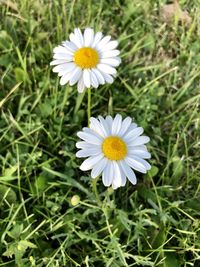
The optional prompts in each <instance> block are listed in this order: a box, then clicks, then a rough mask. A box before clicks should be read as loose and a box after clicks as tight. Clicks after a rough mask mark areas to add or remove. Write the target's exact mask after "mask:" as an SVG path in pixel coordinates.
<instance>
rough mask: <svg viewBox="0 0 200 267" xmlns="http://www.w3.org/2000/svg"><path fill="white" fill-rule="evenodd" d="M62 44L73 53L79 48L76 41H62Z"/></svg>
mask: <svg viewBox="0 0 200 267" xmlns="http://www.w3.org/2000/svg"><path fill="white" fill-rule="evenodd" d="M62 45H63V46H64V47H66V48H67V50H68V51H70V52H72V53H74V52H75V51H76V50H77V48H78V47H77V46H76V45H75V44H74V43H72V42H69V41H64V42H62Z"/></svg>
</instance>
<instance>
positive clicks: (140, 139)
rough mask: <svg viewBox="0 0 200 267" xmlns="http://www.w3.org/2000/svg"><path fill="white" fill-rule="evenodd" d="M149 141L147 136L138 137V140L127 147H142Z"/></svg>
mask: <svg viewBox="0 0 200 267" xmlns="http://www.w3.org/2000/svg"><path fill="white" fill-rule="evenodd" d="M149 141H150V138H149V137H148V136H143V135H142V136H139V137H138V138H136V139H135V140H134V141H133V142H131V143H130V144H129V145H130V146H139V145H143V144H146V143H148V142H149Z"/></svg>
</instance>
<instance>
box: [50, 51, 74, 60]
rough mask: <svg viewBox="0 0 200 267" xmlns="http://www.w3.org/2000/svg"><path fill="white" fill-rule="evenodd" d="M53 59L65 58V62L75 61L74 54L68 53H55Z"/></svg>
mask: <svg viewBox="0 0 200 267" xmlns="http://www.w3.org/2000/svg"><path fill="white" fill-rule="evenodd" d="M53 59H64V60H65V62H70V61H73V56H72V55H69V54H66V53H55V54H54V55H53Z"/></svg>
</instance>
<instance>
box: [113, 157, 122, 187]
mask: <svg viewBox="0 0 200 267" xmlns="http://www.w3.org/2000/svg"><path fill="white" fill-rule="evenodd" d="M113 169H114V179H113V181H112V187H113V189H117V188H118V187H120V186H121V185H122V176H121V171H120V168H119V165H118V163H116V161H113Z"/></svg>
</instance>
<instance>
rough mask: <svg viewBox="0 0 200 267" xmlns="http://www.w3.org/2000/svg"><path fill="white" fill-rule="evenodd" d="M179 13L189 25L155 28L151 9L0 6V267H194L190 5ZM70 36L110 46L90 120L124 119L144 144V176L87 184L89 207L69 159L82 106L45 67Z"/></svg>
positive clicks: (197, 58) (199, 39)
mask: <svg viewBox="0 0 200 267" xmlns="http://www.w3.org/2000/svg"><path fill="white" fill-rule="evenodd" d="M180 2H181V6H182V8H185V9H187V10H188V11H189V13H190V14H191V16H192V23H191V24H190V25H185V26H184V25H179V23H177V21H175V22H173V23H171V24H170V25H169V24H168V25H167V24H166V23H164V22H163V21H162V20H161V19H160V16H159V8H160V6H162V5H163V2H162V1H160V2H158V1H153V0H152V1H150V0H148V1H147V0H146V1H144V2H143V1H140V0H126V1H120V0H113V1H111V0H110V1H108V0H107V1H106V0H105V1H104V0H101V1H92V0H87V1H86V0H77V1H67V0H60V1H45V0H43V1H42V0H31V1H29V0H17V1H14V0H13V1H6V0H5V1H1V2H0V22H1V23H0V79H1V81H0V86H1V90H0V114H1V115H0V142H1V146H0V165H1V177H0V239H1V243H0V266H10V267H12V266H23V267H26V266H37V267H42V266H44V267H47V266H51V267H54V266H86V267H88V266H89V267H93V266H95V267H98V266H107V267H108V266H110V267H118V266H159V267H182V266H184V267H185V266H200V222H199V218H200V217H199V216H200V204H199V203H200V202H199V201H200V192H199V191H200V186H199V177H200V171H199V152H200V150H199V141H200V140H199V134H200V131H199V129H200V127H199V124H200V117H199V114H198V107H199V98H200V95H199V89H200V68H199V63H200V45H199V44H200V28H199V17H200V2H199V1H198V0H194V1H189V0H188V1H186V0H183V1H180ZM77 26H78V27H80V28H82V29H84V28H85V27H86V26H91V27H94V28H95V30H101V31H103V32H104V34H111V35H112V37H113V38H117V39H118V40H119V41H120V50H121V57H122V62H123V63H122V64H121V65H120V67H119V72H118V77H117V78H116V80H115V82H114V83H113V84H112V85H105V86H102V87H100V88H99V89H98V90H92V106H91V113H92V115H93V116H97V115H99V114H101V115H107V114H108V113H109V114H111V115H115V114H116V113H121V114H122V115H123V116H124V117H125V116H128V115H129V116H131V117H133V118H135V120H136V122H137V123H138V124H140V125H141V126H142V127H144V129H145V133H146V134H147V135H148V136H150V138H151V142H150V146H149V150H150V152H151V153H152V159H151V161H150V162H151V164H152V166H153V168H152V170H151V171H150V172H149V173H148V174H147V175H140V174H138V175H137V176H138V181H139V182H138V184H137V186H132V185H131V184H127V186H126V187H125V188H121V189H118V190H116V191H115V192H113V191H112V190H111V189H108V190H106V188H105V187H104V186H103V185H102V183H101V181H100V180H99V181H98V182H97V190H98V194H99V198H100V199H98V198H97V196H96V195H95V190H94V188H93V187H94V184H93V185H92V181H91V178H90V175H89V173H83V172H81V171H80V170H79V168H78V167H79V164H80V162H81V161H79V160H78V159H76V158H75V152H76V148H75V142H76V141H77V137H76V132H77V131H78V130H80V129H81V128H82V127H83V126H86V125H87V95H85V96H84V98H80V96H79V97H78V93H77V90H76V87H73V88H70V87H68V86H64V87H61V86H60V85H59V81H58V78H57V76H56V74H54V73H52V70H51V69H52V68H51V67H50V66H49V62H50V61H51V60H52V49H53V47H55V46H56V45H58V44H59V43H60V42H61V41H62V40H65V39H67V38H68V33H69V32H70V31H71V30H73V29H74V28H75V27H77ZM79 197H80V202H79V204H78V205H76V206H73V205H72V204H73V203H74V201H75V200H76V198H77V199H78V198H79Z"/></svg>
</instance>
